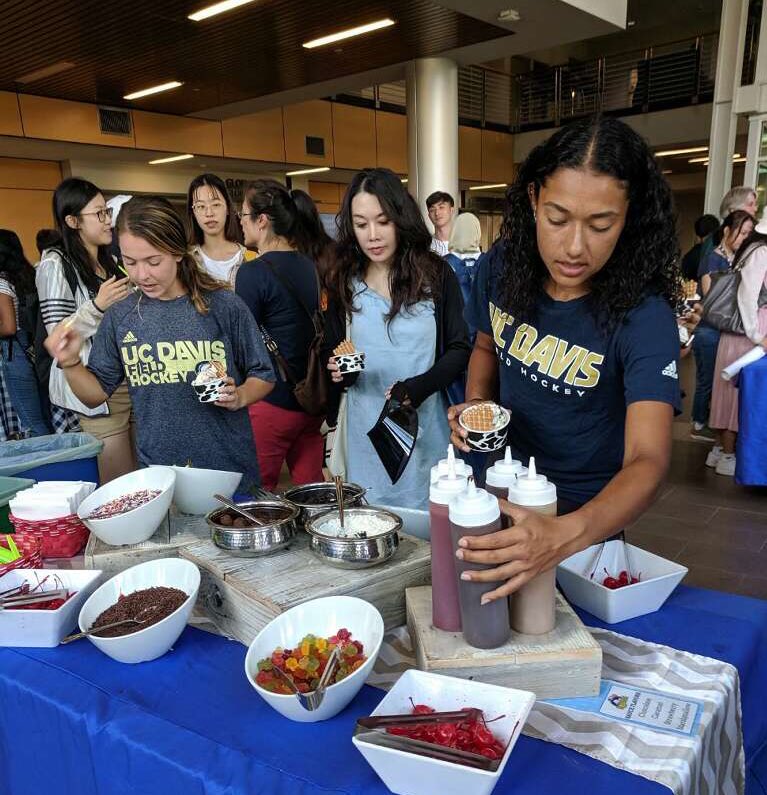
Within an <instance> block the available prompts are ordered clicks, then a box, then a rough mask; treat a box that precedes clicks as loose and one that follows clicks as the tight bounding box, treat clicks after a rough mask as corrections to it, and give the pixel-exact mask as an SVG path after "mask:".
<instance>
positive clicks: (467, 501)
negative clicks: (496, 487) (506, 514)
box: [448, 480, 501, 527]
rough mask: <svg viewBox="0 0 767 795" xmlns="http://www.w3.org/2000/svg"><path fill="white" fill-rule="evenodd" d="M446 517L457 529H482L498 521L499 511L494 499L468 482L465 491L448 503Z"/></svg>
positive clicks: (471, 481) (471, 482)
mask: <svg viewBox="0 0 767 795" xmlns="http://www.w3.org/2000/svg"><path fill="white" fill-rule="evenodd" d="M448 516H449V517H450V521H451V522H452V523H453V524H455V525H458V526H459V527H482V526H483V525H486V524H490V523H491V522H494V521H496V519H500V516H501V509H500V508H499V507H498V499H497V498H496V497H494V496H493V495H492V494H490V492H489V491H485V490H484V489H478V488H477V487H476V486H475V485H474V481H473V480H469V485H468V487H467V488H466V490H465V491H464V492H463V493H462V494H459V495H457V496H456V497H453V499H452V500H451V501H450V506H449V508H448Z"/></svg>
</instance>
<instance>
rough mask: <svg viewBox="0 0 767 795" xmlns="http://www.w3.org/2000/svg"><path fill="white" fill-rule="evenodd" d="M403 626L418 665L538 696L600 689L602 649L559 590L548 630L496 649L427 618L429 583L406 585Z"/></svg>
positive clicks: (592, 692)
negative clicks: (554, 620)
mask: <svg viewBox="0 0 767 795" xmlns="http://www.w3.org/2000/svg"><path fill="white" fill-rule="evenodd" d="M406 600H407V627H408V631H409V632H410V639H411V641H412V643H413V651H414V652H415V657H416V665H417V666H418V668H419V669H420V670H422V671H432V672H433V673H439V674H446V675H448V676H457V677H459V678H462V679H476V680H477V681H480V682H487V683H488V684H493V685H503V686H504V687H515V688H518V689H520V690H530V691H532V692H533V693H535V695H536V696H537V697H538V698H575V697H578V696H595V695H597V694H598V693H599V680H600V676H601V673H602V649H601V648H600V646H599V644H598V643H597V642H596V641H595V640H594V638H593V637H592V636H591V634H590V633H589V632H588V630H587V629H586V628H585V627H584V626H583V622H582V621H581V620H580V619H579V618H578V616H577V615H576V614H575V612H574V611H573V609H572V608H571V607H570V605H569V604H568V603H567V602H566V601H565V598H564V597H563V596H562V595H561V594H560V593H559V592H557V623H556V626H555V628H554V629H553V630H552V631H551V632H549V633H548V634H546V635H521V634H518V633H515V632H512V635H511V639H510V640H509V642H508V643H506V644H505V645H504V646H500V647H499V648H497V649H475V648H474V647H472V646H469V644H468V643H466V641H465V640H464V638H463V634H462V633H460V632H444V631H443V630H441V629H435V628H434V627H433V626H432V623H431V587H429V586H427V587H421V588H408V590H407V596H406Z"/></svg>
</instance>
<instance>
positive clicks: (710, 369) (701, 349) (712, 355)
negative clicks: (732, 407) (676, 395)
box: [692, 323, 719, 425]
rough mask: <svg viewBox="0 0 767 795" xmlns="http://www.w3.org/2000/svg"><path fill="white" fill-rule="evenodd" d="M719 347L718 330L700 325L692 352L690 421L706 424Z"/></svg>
mask: <svg viewBox="0 0 767 795" xmlns="http://www.w3.org/2000/svg"><path fill="white" fill-rule="evenodd" d="M718 347H719V329H715V328H713V327H712V326H707V325H706V324H705V323H700V324H699V325H698V328H696V329H695V339H694V340H693V341H692V350H693V353H694V354H695V397H694V399H693V401H692V421H693V422H699V423H702V424H703V425H706V424H707V423H708V414H709V409H710V408H711V390H712V389H713V386H714V366H715V364H716V351H717V348H718Z"/></svg>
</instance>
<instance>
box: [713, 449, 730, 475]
mask: <svg viewBox="0 0 767 795" xmlns="http://www.w3.org/2000/svg"><path fill="white" fill-rule="evenodd" d="M714 472H716V474H717V475H728V476H729V477H732V476H733V475H734V474H735V453H722V457H721V458H720V459H719V461H717V464H716V467H715V469H714Z"/></svg>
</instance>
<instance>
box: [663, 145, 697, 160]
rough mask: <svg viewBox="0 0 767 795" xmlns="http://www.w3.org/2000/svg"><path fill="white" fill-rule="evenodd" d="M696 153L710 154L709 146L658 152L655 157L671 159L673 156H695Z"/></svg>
mask: <svg viewBox="0 0 767 795" xmlns="http://www.w3.org/2000/svg"><path fill="white" fill-rule="evenodd" d="M696 152H708V147H707V146H688V147H687V148H686V149H664V150H663V151H662V152H656V153H655V157H670V156H671V155H694V154H695V153H696Z"/></svg>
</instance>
